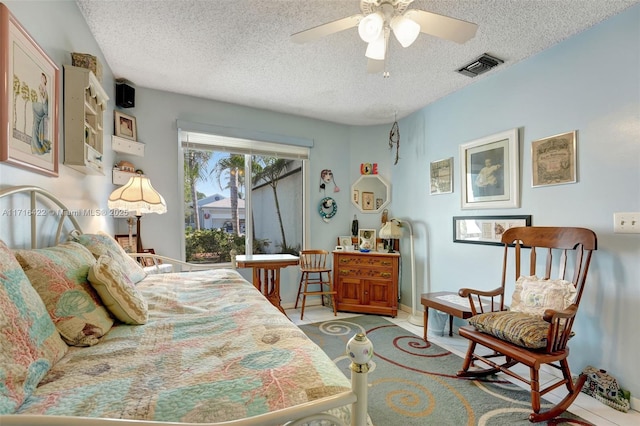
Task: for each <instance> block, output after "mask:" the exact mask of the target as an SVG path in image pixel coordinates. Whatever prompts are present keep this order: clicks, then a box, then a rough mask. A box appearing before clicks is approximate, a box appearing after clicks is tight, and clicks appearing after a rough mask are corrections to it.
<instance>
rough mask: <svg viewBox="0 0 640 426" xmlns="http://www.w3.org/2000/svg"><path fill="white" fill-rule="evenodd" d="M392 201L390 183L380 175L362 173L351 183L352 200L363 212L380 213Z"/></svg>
mask: <svg viewBox="0 0 640 426" xmlns="http://www.w3.org/2000/svg"><path fill="white" fill-rule="evenodd" d="M390 201H391V191H390V188H389V184H388V183H387V182H386V181H385V180H384V179H382V178H381V177H380V176H378V175H362V176H360V177H359V178H358V180H356V181H355V182H354V183H353V185H351V202H352V203H353V204H354V205H355V206H356V207H357V208H358V209H359V210H360V211H361V212H362V213H380V212H381V211H382V210H383V209H384V208H385V206H386V205H387V204H389V202H390Z"/></svg>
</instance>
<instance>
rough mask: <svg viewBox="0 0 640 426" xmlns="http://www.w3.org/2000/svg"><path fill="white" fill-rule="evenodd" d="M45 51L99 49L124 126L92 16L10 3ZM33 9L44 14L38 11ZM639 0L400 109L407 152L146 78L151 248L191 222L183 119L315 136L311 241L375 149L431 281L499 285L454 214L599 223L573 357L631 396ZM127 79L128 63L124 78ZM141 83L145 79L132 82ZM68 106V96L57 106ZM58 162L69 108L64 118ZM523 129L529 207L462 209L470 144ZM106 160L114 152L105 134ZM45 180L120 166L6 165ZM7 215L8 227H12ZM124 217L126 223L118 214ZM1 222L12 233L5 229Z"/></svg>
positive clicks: (89, 198)
mask: <svg viewBox="0 0 640 426" xmlns="http://www.w3.org/2000/svg"><path fill="white" fill-rule="evenodd" d="M5 4H7V5H8V7H9V9H10V10H11V11H12V12H13V13H14V14H15V15H16V17H17V18H18V20H19V21H20V22H21V23H22V24H23V25H24V26H25V27H26V28H27V30H28V31H29V32H30V33H31V35H32V36H33V37H34V38H35V39H36V40H37V41H38V43H39V44H40V45H41V46H42V47H43V48H44V50H45V51H46V52H47V53H48V54H49V55H50V56H51V57H52V58H53V59H54V61H55V62H56V63H57V64H58V66H60V68H62V64H65V63H70V56H69V52H72V51H79V52H87V53H94V54H96V55H98V56H99V57H100V58H101V59H102V60H103V64H105V67H104V68H105V69H104V74H105V76H104V79H103V84H104V87H105V89H106V90H107V93H108V94H109V96H110V97H111V99H112V100H111V101H110V103H109V109H108V111H107V112H106V114H105V119H106V120H105V121H106V126H105V134H106V135H110V134H111V133H112V131H113V126H112V123H111V120H110V119H109V117H110V116H111V115H112V113H113V112H112V111H113V107H114V102H113V99H114V78H113V75H112V73H111V71H110V69H109V67H108V66H107V65H106V63H105V62H104V58H103V57H102V55H101V53H100V51H99V49H98V47H97V45H96V43H95V40H94V39H93V37H92V36H91V34H90V32H89V30H88V28H87V27H86V24H85V22H84V20H83V18H82V15H81V14H80V12H79V11H78V9H77V8H76V6H75V3H73V2H70V1H62V2H47V1H41V2H20V1H8V2H5ZM35 12H37V13H35ZM638 22H640V6H636V7H634V8H632V9H630V10H628V11H626V12H624V13H622V14H620V15H619V16H617V17H614V18H612V19H610V20H608V21H607V22H605V23H603V24H601V25H598V26H596V27H594V28H593V29H590V30H588V31H585V32H584V33H582V34H579V35H577V36H575V37H573V38H570V39H568V40H566V41H565V42H563V43H561V44H559V45H558V46H556V47H554V48H552V49H549V50H547V51H545V52H543V53H541V54H539V55H537V56H535V57H533V58H531V59H529V60H527V61H524V62H522V63H519V64H516V65H514V66H512V67H511V68H509V69H505V70H503V71H500V72H499V73H497V74H496V75H493V76H486V78H483V79H481V80H478V81H477V82H474V83H473V84H472V85H470V86H469V87H467V88H465V89H463V90H460V91H459V92H457V93H454V94H452V95H450V96H448V97H446V98H443V99H441V100H440V101H438V102H436V103H434V104H433V105H430V106H429V107H426V108H424V109H422V110H420V111H419V112H417V113H415V114H414V115H412V116H411V117H408V118H406V119H404V120H401V122H400V134H401V146H400V161H399V163H398V164H397V165H395V166H394V165H393V155H394V153H393V152H390V151H389V150H388V135H389V130H390V125H384V126H371V127H349V126H344V125H338V124H332V123H327V122H323V121H319V120H312V119H306V118H300V117H295V116H291V115H283V114H277V113H273V112H266V111H261V110H257V109H252V108H247V107H240V106H236V105H230V104H225V103H220V102H212V101H207V100H203V99H198V98H192V97H186V96H181V95H176V94H171V93H166V92H162V91H157V90H149V89H144V88H142V87H137V88H136V108H135V109H130V110H128V112H129V113H131V114H132V115H134V116H136V118H137V119H138V136H139V139H140V140H141V141H143V142H145V143H146V144H147V155H146V156H145V158H143V159H140V160H137V164H136V165H137V166H138V167H140V168H142V169H144V171H145V172H146V173H147V174H148V175H149V176H150V177H151V179H152V182H153V184H154V186H155V187H156V189H158V190H159V191H160V192H161V193H162V194H163V195H164V196H165V198H166V199H167V203H168V205H169V212H168V213H167V214H165V215H162V216H158V215H148V216H145V218H144V219H143V237H144V240H145V245H147V246H149V247H154V248H156V250H157V251H158V252H161V253H162V254H166V255H169V256H177V255H179V254H180V250H179V239H180V237H179V235H180V232H181V224H182V220H181V216H180V213H179V212H180V209H179V208H177V203H178V202H179V199H180V197H179V193H180V191H181V189H180V187H179V182H178V179H177V175H178V155H177V154H178V150H177V129H176V125H175V123H176V119H183V120H187V121H193V122H201V123H207V124H214V125H223V126H228V127H237V128H242V129H251V130H258V131H263V132H268V133H275V134H281V135H290V136H300V137H305V138H310V139H313V140H314V143H315V145H314V148H313V150H312V153H311V173H310V188H309V189H310V191H309V193H310V204H311V206H310V207H311V208H310V210H311V213H310V216H309V218H308V219H309V224H310V229H311V241H310V242H309V246H313V247H323V248H332V247H333V246H334V245H335V238H336V236H338V235H344V234H345V233H347V232H349V230H350V223H351V219H352V217H353V214H354V213H355V212H356V211H355V208H354V207H353V206H352V205H351V202H350V191H349V187H350V184H351V182H353V181H354V180H355V179H356V178H357V177H358V176H359V174H360V173H359V165H360V163H362V162H377V163H378V164H379V169H380V175H381V176H383V177H385V178H386V179H387V180H389V181H391V182H392V197H391V205H390V206H389V210H390V213H391V215H392V216H398V217H403V218H408V219H409V220H411V222H412V223H413V227H414V232H415V234H416V241H415V248H416V259H417V264H416V270H417V277H418V282H419V284H420V286H421V289H422V290H423V291H427V290H429V291H432V290H445V289H446V290H455V289H457V288H459V287H462V286H483V287H485V288H489V287H493V286H495V284H496V282H495V281H491V278H490V277H495V276H496V274H497V273H498V271H499V268H500V265H499V256H500V249H499V248H496V247H490V246H475V245H467V244H454V243H452V230H451V228H452V225H451V218H452V216H456V215H485V214H531V215H533V223H534V224H536V225H575V226H585V227H589V228H592V229H594V230H595V231H596V233H597V234H598V237H599V251H598V252H597V253H596V255H595V258H594V262H593V264H592V270H591V272H590V276H591V280H590V282H589V286H590V287H589V288H588V289H587V293H586V294H585V298H584V300H583V302H582V308H581V312H580V313H579V316H580V320H579V321H578V325H577V329H576V331H577V336H576V337H575V338H574V339H573V340H572V344H571V347H572V366H573V368H574V370H575V371H576V372H577V371H579V370H580V369H581V368H582V367H583V366H584V365H586V364H592V365H594V366H597V367H600V368H605V369H607V370H609V371H610V372H611V373H612V374H614V375H615V376H617V377H618V378H619V379H620V381H621V383H622V385H623V386H625V387H627V388H629V389H630V390H631V392H632V394H635V395H640V373H639V372H638V370H637V369H636V368H635V357H636V354H637V353H638V352H640V334H639V333H638V332H637V330H636V329H637V325H638V323H639V320H640V314H638V309H637V306H638V305H639V303H640V285H639V284H638V283H639V282H640V262H639V261H638V260H639V259H640V240H639V237H638V236H637V235H621V234H613V233H612V214H613V212H616V211H640V143H639V141H640V124H639V123H640V83H639V78H638V76H639V75H640V64H639V62H640V59H639V53H638V52H639V40H640V32H639V29H638ZM125 77H126V76H125ZM134 83H135V82H134ZM60 107H61V108H62V101H61V103H60ZM60 126H61V127H60V135H61V138H60V141H61V146H60V159H61V160H62V158H63V157H62V155H63V150H62V143H63V140H62V134H63V133H62V132H63V129H62V110H61V116H60ZM514 127H517V128H519V129H521V131H520V135H521V142H520V143H521V146H520V148H521V154H520V158H521V161H520V164H521V184H520V186H521V199H522V207H521V208H519V209H504V210H461V209H460V179H459V177H458V175H459V173H458V172H459V170H460V169H459V168H460V162H459V158H458V146H459V145H460V144H462V143H465V142H468V141H471V140H474V139H477V138H480V137H483V136H487V135H490V134H493V133H496V132H499V131H502V130H506V129H509V128H514ZM570 130H578V183H576V184H570V185H559V186H552V187H543V188H531V164H530V163H531V157H530V154H529V147H530V143H531V141H532V140H536V139H538V138H542V137H546V136H549V135H553V134H557V133H562V132H566V131H570ZM104 145H105V162H106V164H111V163H112V162H113V161H114V160H115V156H114V155H113V153H112V152H111V150H110V148H111V141H110V138H109V137H107V138H106V139H105V144H104ZM446 157H454V159H455V162H454V166H455V171H456V173H455V180H454V193H453V194H446V195H438V196H430V195H429V194H428V187H429V185H428V181H429V179H428V168H429V163H430V162H431V161H434V160H439V159H442V158H446ZM325 168H329V169H332V170H333V172H334V175H335V178H336V182H337V183H338V185H339V187H340V188H341V191H340V192H338V193H331V194H327V195H331V196H333V197H334V198H335V199H336V201H337V202H338V205H339V211H338V214H337V215H336V217H334V219H333V220H332V221H331V222H330V223H328V224H327V223H324V222H323V221H322V220H321V219H320V216H319V215H317V213H316V207H317V203H318V202H319V200H320V199H321V198H322V197H323V196H324V194H323V193H321V192H319V191H318V185H319V175H320V171H321V170H322V169H325ZM27 183H28V184H36V185H39V186H42V187H45V188H47V189H50V190H52V191H53V192H54V193H56V194H58V195H60V197H61V199H62V200H63V201H64V202H66V203H68V204H69V205H70V206H71V207H72V208H90V207H92V206H95V207H106V198H107V196H108V194H109V193H110V192H111V191H112V190H113V189H114V186H113V185H112V184H111V180H110V177H109V176H106V177H95V176H85V175H82V174H80V173H78V172H75V171H73V170H72V169H70V168H68V167H66V166H64V165H62V164H61V165H60V177H59V178H57V179H53V178H48V177H45V176H40V175H37V174H34V173H31V172H26V171H22V170H20V169H17V168H15V167H9V166H7V165H4V164H0V185H2V186H9V185H19V184H27ZM358 218H359V220H360V226H361V227H372V228H373V227H375V228H379V224H380V217H379V215H377V214H375V215H373V214H361V213H358ZM80 220H81V223H82V224H83V226H84V227H85V229H86V230H88V231H95V230H98V229H104V230H106V231H107V232H113V229H114V227H115V225H116V224H115V223H114V222H113V221H109V220H105V219H104V218H91V217H86V218H80ZM1 226H2V225H1V224H0V231H3V229H2V228H1ZM117 227H118V228H120V227H122V224H117ZM2 235H4V232H3V233H2ZM402 251H403V258H404V260H405V261H404V265H403V280H402V304H404V305H407V306H409V305H411V288H410V276H411V274H410V269H409V263H410V262H408V258H407V253H408V251H409V250H408V241H407V239H403V240H402ZM296 284H297V271H295V268H287V269H286V270H285V273H284V276H283V286H284V287H285V288H284V291H283V300H284V302H285V303H286V302H287V301H292V300H293V293H294V292H295V289H294V287H295V286H296Z"/></svg>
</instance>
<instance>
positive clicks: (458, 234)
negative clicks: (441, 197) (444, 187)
mask: <svg viewBox="0 0 640 426" xmlns="http://www.w3.org/2000/svg"><path fill="white" fill-rule="evenodd" d="M516 226H531V215H519V216H454V218H453V242H454V243H469V244H488V245H497V246H500V245H502V243H501V240H502V234H504V232H505V231H506V230H507V229H509V228H515V227H516Z"/></svg>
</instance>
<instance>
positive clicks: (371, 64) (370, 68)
mask: <svg viewBox="0 0 640 426" xmlns="http://www.w3.org/2000/svg"><path fill="white" fill-rule="evenodd" d="M383 71H384V61H379V60H377V59H369V60H367V72H368V73H369V74H376V73H379V72H383Z"/></svg>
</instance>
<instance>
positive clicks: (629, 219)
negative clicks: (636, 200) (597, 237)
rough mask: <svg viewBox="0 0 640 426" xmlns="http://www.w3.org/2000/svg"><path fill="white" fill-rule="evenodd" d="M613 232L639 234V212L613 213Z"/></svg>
mask: <svg viewBox="0 0 640 426" xmlns="http://www.w3.org/2000/svg"><path fill="white" fill-rule="evenodd" d="M613 232H616V233H620V234H640V212H635V213H614V214H613Z"/></svg>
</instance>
